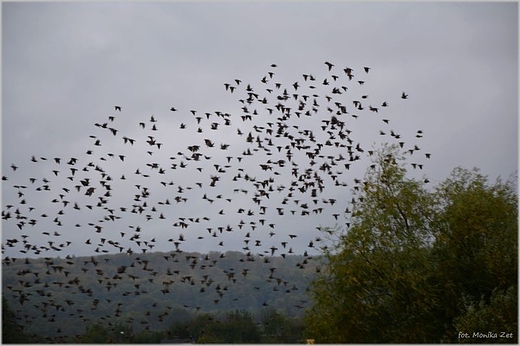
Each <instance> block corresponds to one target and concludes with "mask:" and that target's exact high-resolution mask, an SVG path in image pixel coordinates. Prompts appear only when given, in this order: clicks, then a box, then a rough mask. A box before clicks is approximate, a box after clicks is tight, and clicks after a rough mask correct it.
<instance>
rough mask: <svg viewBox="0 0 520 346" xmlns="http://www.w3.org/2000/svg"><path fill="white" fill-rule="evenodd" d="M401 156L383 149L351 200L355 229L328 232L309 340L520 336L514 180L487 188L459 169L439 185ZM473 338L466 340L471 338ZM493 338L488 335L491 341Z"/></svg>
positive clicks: (308, 323)
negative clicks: (330, 240) (411, 173)
mask: <svg viewBox="0 0 520 346" xmlns="http://www.w3.org/2000/svg"><path fill="white" fill-rule="evenodd" d="M403 157H404V156H403V155H401V154H400V153H399V149H398V148H396V147H390V146H388V147H383V148H382V149H381V150H379V151H377V152H376V153H375V156H374V165H372V166H371V168H370V169H369V170H368V171H367V173H366V175H365V178H364V181H363V182H362V184H361V188H360V189H359V190H358V191H357V192H356V196H355V198H354V199H353V206H352V213H351V215H352V217H351V222H350V227H348V228H347V229H341V228H336V229H326V230H325V231H327V232H328V233H329V234H331V236H332V237H334V238H335V239H336V241H335V246H334V247H333V248H327V249H324V251H323V258H324V261H325V263H326V266H324V268H323V270H322V271H321V273H320V274H319V277H318V278H317V279H316V280H315V282H314V284H313V286H312V290H311V295H312V299H313V303H314V305H313V307H312V308H311V309H309V311H308V313H307V315H306V326H307V334H308V337H312V338H314V339H315V340H316V342H320V343H327V342H332V343H369V342H378V343H408V342H412V343H418V342H427V343H438V342H441V341H443V342H456V341H461V340H460V338H461V334H459V332H462V333H467V335H469V337H468V338H467V340H464V341H470V342H479V341H481V340H482V339H479V338H478V335H477V334H475V335H473V333H475V332H477V333H478V332H482V333H488V332H489V331H495V332H502V331H504V332H512V333H513V339H511V338H502V339H501V338H500V337H498V336H497V337H498V340H493V341H495V342H496V341H503V342H516V340H518V336H517V326H518V321H517V291H518V289H517V275H518V270H517V254H518V244H517V231H518V228H517V227H518V225H517V219H518V203H517V193H516V189H515V184H514V179H510V180H508V181H506V182H503V181H501V180H500V179H498V180H497V181H496V182H495V183H494V184H490V183H489V182H488V179H487V177H485V176H483V175H482V174H481V173H480V172H479V170H478V169H473V170H467V169H463V168H456V169H454V170H453V172H452V174H451V175H450V176H449V177H448V178H447V179H446V180H445V181H443V182H441V183H439V184H438V185H437V186H435V187H433V188H432V187H429V185H428V184H429V182H428V180H427V179H423V180H418V179H412V178H409V177H407V171H406V168H405V162H404V159H403ZM464 335H466V334H464ZM486 340H487V339H486Z"/></svg>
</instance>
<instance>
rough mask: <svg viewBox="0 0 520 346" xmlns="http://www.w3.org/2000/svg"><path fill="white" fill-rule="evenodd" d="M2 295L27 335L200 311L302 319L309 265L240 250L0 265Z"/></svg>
mask: <svg viewBox="0 0 520 346" xmlns="http://www.w3.org/2000/svg"><path fill="white" fill-rule="evenodd" d="M2 269H3V278H2V280H3V286H2V288H3V292H4V293H3V294H4V297H5V298H6V300H7V302H8V304H9V306H10V308H11V309H12V310H13V311H14V312H15V314H16V317H17V322H18V324H19V325H21V326H23V327H24V331H25V332H26V333H28V334H36V335H42V336H52V337H60V336H74V335H80V334H83V333H85V332H86V330H87V328H88V327H89V326H92V325H94V324H95V323H97V322H102V324H103V325H104V326H105V327H107V328H109V329H110V328H111V327H113V326H115V325H119V326H121V325H123V326H126V327H127V328H131V329H132V330H133V331H134V332H139V331H141V330H149V331H158V330H165V329H167V328H168V327H170V326H171V325H172V323H174V322H179V321H183V320H187V319H190V318H192V317H193V316H196V315H197V314H202V313H211V314H215V316H224V315H225V313H227V312H229V311H236V310H244V311H248V312H251V313H252V314H253V315H254V316H257V315H258V316H260V315H259V314H260V313H261V312H262V311H267V310H269V311H273V310H274V311H277V312H279V313H280V314H282V315H284V316H285V317H289V318H290V317H301V316H303V313H304V310H305V307H308V303H307V296H306V289H307V288H308V286H309V284H310V281H311V279H312V278H313V277H314V275H315V273H316V271H319V266H318V265H317V260H316V259H314V258H312V257H310V256H305V255H288V256H285V257H279V256H274V257H273V256H268V255H262V254H259V255H252V254H244V253H241V252H226V253H219V252H210V253H208V254H200V253H197V252H189V253H188V252H168V253H164V252H155V253H147V254H132V255H128V254H117V255H103V256H93V257H71V256H69V257H67V258H64V259H60V258H40V259H22V258H19V259H14V258H7V259H5V260H4V262H3V266H2Z"/></svg>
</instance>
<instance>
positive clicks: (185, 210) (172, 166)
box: [2, 62, 430, 308]
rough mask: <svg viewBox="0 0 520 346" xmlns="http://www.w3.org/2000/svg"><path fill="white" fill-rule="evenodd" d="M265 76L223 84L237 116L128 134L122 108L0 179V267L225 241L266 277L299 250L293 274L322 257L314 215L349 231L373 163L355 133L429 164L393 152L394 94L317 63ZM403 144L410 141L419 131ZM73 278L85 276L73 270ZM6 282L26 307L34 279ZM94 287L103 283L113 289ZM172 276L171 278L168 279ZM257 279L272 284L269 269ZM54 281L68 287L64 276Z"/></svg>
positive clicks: (173, 117)
mask: <svg viewBox="0 0 520 346" xmlns="http://www.w3.org/2000/svg"><path fill="white" fill-rule="evenodd" d="M276 70H277V66H276V65H275V64H273V65H271V66H270V70H269V71H268V72H267V73H266V74H265V76H263V77H262V78H261V79H260V81H259V82H258V81H257V82H256V84H255V85H253V84H248V83H246V82H243V81H241V80H240V79H234V80H232V81H229V82H228V83H225V84H224V88H225V91H226V92H227V93H229V94H230V95H231V97H237V98H238V102H239V105H240V108H239V111H238V112H239V114H233V113H228V112H224V111H214V112H201V111H198V110H194V109H191V110H186V111H181V110H178V109H176V107H171V108H170V109H169V110H168V111H166V112H165V113H167V114H166V115H163V116H154V115H148V116H146V117H144V118H142V119H141V120H139V121H137V122H136V123H129V122H128V118H127V117H125V113H126V112H127V111H126V109H125V107H124V106H120V105H116V106H115V107H114V112H113V113H112V114H111V115H108V116H107V117H106V118H105V119H103V120H101V121H99V122H96V123H95V124H94V125H95V129H96V133H95V134H92V135H90V138H89V140H90V145H89V147H88V148H85V151H84V152H82V153H81V154H80V155H76V156H75V157H62V156H53V157H42V156H37V155H35V156H32V157H31V158H28V160H29V161H30V162H29V163H28V165H36V167H29V168H27V165H26V164H25V163H24V164H15V163H13V164H11V165H10V167H6V168H4V169H7V170H9V171H10V172H5V171H4V175H3V177H2V180H3V190H4V205H3V207H2V220H3V230H4V231H3V239H2V253H3V265H4V266H6V265H10V264H12V263H14V262H15V261H16V260H17V258H20V257H22V258H24V257H27V259H25V262H26V263H27V264H28V265H29V264H30V262H31V261H32V260H30V259H29V257H43V256H46V259H47V260H48V261H49V263H52V258H53V256H57V255H58V256H60V255H64V254H66V256H67V257H66V258H72V255H74V253H75V251H77V249H82V250H85V251H88V252H90V253H91V254H92V255H102V254H112V253H126V254H129V255H135V254H142V253H146V252H148V253H149V252H154V251H158V250H161V251H166V249H169V251H171V252H172V254H176V253H182V252H183V250H184V249H185V245H186V244H188V243H191V244H192V245H193V244H195V245H194V246H195V248H196V249H197V248H198V249H208V250H220V249H225V248H226V247H225V245H227V246H229V244H238V243H239V239H240V244H241V245H240V248H239V249H238V250H240V251H243V253H244V258H243V261H244V262H245V263H247V261H249V260H252V259H253V258H255V255H257V254H260V255H261V256H262V257H263V258H264V260H265V263H266V265H267V266H269V258H270V257H272V256H281V257H285V256H287V255H289V254H293V253H295V251H294V250H293V244H296V242H297V241H299V244H300V245H301V244H302V242H304V243H305V244H306V247H307V250H306V251H305V252H304V256H303V258H304V261H303V262H305V261H307V260H308V259H311V258H312V252H313V251H314V253H315V252H316V251H318V250H319V247H320V246H326V245H322V244H323V242H322V241H323V239H322V237H321V233H313V232H316V229H318V230H319V229H321V225H317V224H314V223H315V221H316V220H317V217H318V216H320V220H329V222H330V224H339V225H341V226H345V227H348V225H349V224H348V222H349V219H350V217H351V212H352V206H353V205H354V204H355V203H356V199H355V197H352V198H347V195H348V192H347V189H351V190H353V191H355V190H359V189H360V187H361V186H362V184H363V182H362V179H357V178H355V179H352V176H351V173H352V171H353V170H352V168H353V167H354V166H355V165H357V163H358V162H360V165H361V162H365V163H366V159H367V158H369V156H371V155H373V154H374V149H373V148H369V147H367V143H362V142H361V141H358V140H356V139H355V138H356V137H355V134H356V133H355V129H356V127H357V126H358V125H357V124H358V123H359V122H362V121H363V119H364V118H370V119H372V120H373V119H377V122H379V123H380V125H381V128H379V129H378V132H377V135H379V136H381V137H379V138H381V139H382V141H384V142H393V143H396V144H398V145H399V147H400V148H402V150H403V152H406V153H409V154H410V155H414V158H416V159H414V160H412V161H413V162H412V163H411V165H412V166H413V168H415V169H422V167H423V160H424V159H428V158H430V154H429V153H423V152H422V151H421V148H420V147H419V146H418V144H417V143H413V144H411V145H409V144H408V143H405V141H404V139H403V137H404V135H403V134H400V133H397V132H396V131H395V130H394V129H393V128H392V120H391V119H390V118H388V115H387V110H386V109H387V107H389V106H390V105H391V104H392V102H402V101H404V100H406V99H407V98H408V94H406V93H405V92H402V93H401V92H399V93H398V94H397V95H396V100H390V101H389V100H376V99H375V98H374V97H372V96H369V95H368V94H364V93H363V90H364V88H366V85H365V83H366V82H367V79H368V76H369V75H370V72H371V71H370V68H369V67H364V68H362V69H360V70H359V71H357V70H356V71H354V70H353V69H351V68H349V67H345V68H338V67H336V66H335V65H334V64H332V63H330V62H325V69H324V70H325V72H324V73H323V75H321V77H319V78H318V77H315V76H314V75H313V74H310V73H309V74H303V75H302V76H301V78H300V79H299V80H296V81H294V82H293V83H289V84H285V85H284V84H282V83H281V81H280V79H278V78H277V73H276ZM356 93H358V94H359V97H356V96H354V97H355V98H356V99H354V100H352V99H349V97H351V96H353V95H356ZM181 113H182V115H181ZM413 136H414V138H415V139H420V138H422V136H423V132H422V131H421V130H417V131H416V132H415V133H413ZM372 138H373V137H372ZM418 152H419V153H418ZM38 164H41V166H38ZM367 166H368V164H367ZM370 167H374V166H373V165H372V166H370ZM24 169H25V171H24ZM39 172H43V176H37V175H36V174H41V173H39ZM351 180H353V181H352V182H351ZM301 218H306V220H308V221H306V224H307V225H308V229H288V227H290V225H291V223H290V222H291V221H290V220H294V219H301ZM284 220H289V221H284ZM312 234H314V235H312ZM316 234H317V235H316ZM309 235H310V238H308V237H309ZM81 236H83V237H84V238H83V239H81V240H79V241H78V239H80V237H81ZM306 237H307V238H306ZM302 239H305V240H302ZM204 241H210V242H211V243H209V245H207V244H208V243H203V242H204ZM197 242H201V243H200V244H201V245H197V244H198V243H197ZM202 244H206V245H205V246H204V245H202ZM320 244H321V245H320ZM304 246H305V245H304ZM69 250H70V251H69ZM6 254H7V255H6ZM300 254H301V253H300ZM92 258H93V259H92V261H94V262H95V259H94V257H92ZM172 258H173V257H172ZM192 260H193V261H194V265H198V266H200V265H201V263H202V262H204V261H203V260H197V259H192ZM215 260H218V258H217V259H215ZM20 261H21V260H20ZM71 263H72V262H71ZM299 265H301V267H302V268H303V267H304V266H305V263H299ZM174 266H175V263H172V268H171V270H172V271H175V267H174ZM85 270H95V268H93V267H90V266H88V265H87V264H85ZM61 271H63V272H66V268H62V269H60V272H61ZM245 273H247V269H246V270H245ZM19 275H20V276H21V278H20V280H19V285H18V286H19V287H10V291H11V292H14V294H16V295H17V299H18V300H19V301H20V304H24V303H27V301H30V300H31V298H30V296H27V295H26V294H25V293H24V286H26V285H27V282H26V281H27V280H29V278H31V280H35V279H36V282H32V283H31V285H32V286H34V285H36V286H38V285H40V286H41V287H40V288H39V289H41V290H43V292H44V291H45V287H44V284H43V281H41V279H42V276H43V275H45V274H44V273H41V274H40V275H36V274H35V275H32V276H31V275H27V272H21V273H19ZM99 275H100V278H101V279H102V281H104V283H105V284H106V282H107V281H114V280H115V279H114V277H109V276H107V275H106V274H105V273H100V274H99ZM122 275H129V274H126V272H125V270H124V269H121V270H118V271H117V273H116V276H122ZM186 275H189V273H188V274H186V273H184V274H183V273H179V274H178V276H179V280H180V279H181V278H182V277H183V276H186ZM243 278H244V279H245V278H246V275H243ZM266 279H268V280H273V279H279V280H281V278H276V275H274V269H273V270H271V271H270V277H269V278H266ZM38 280H40V282H38ZM64 280H65V281H68V280H70V278H65V274H64ZM79 280H80V279H79ZM188 282H190V280H188ZM72 285H73V286H74V285H76V286H77V287H79V286H81V285H80V283H79V282H76V283H73V284H72ZM98 301H99V300H98ZM53 304H55V302H53ZM60 306H61V307H62V308H64V307H67V306H69V305H68V304H60ZM69 307H70V306H69Z"/></svg>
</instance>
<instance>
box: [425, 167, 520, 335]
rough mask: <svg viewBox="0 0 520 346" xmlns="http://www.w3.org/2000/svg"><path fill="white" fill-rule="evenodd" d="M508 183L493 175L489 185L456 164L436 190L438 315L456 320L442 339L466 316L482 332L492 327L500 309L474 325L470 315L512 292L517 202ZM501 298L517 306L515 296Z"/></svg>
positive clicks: (515, 269) (515, 278)
mask: <svg viewBox="0 0 520 346" xmlns="http://www.w3.org/2000/svg"><path fill="white" fill-rule="evenodd" d="M513 181H514V179H510V180H508V181H506V182H503V181H501V180H500V179H497V181H496V182H495V183H494V184H489V183H488V181H487V178H486V177H485V176H483V175H482V174H481V173H480V172H479V171H478V170H477V169H473V170H467V169H462V168H456V169H455V170H454V171H453V172H452V174H451V175H450V177H449V178H448V179H446V180H445V181H444V182H442V183H441V184H439V186H438V187H437V189H436V196H437V202H438V204H439V205H440V206H441V207H442V211H441V212H440V213H439V214H438V216H437V218H436V222H435V223H436V225H435V226H436V235H435V237H436V241H435V244H434V247H433V250H432V252H433V254H434V262H435V266H436V267H435V270H436V275H435V276H436V280H437V283H438V284H439V285H440V286H441V287H443V291H442V293H443V294H442V295H440V299H442V301H443V306H444V314H445V315H447V316H449V317H450V318H451V319H456V320H457V321H458V322H457V323H455V324H451V325H450V327H449V328H448V329H447V332H446V335H445V338H444V340H445V341H448V342H450V341H457V335H458V332H459V331H460V328H461V326H462V324H464V323H466V324H467V323H469V321H468V319H470V320H471V321H472V322H471V324H472V325H473V326H474V327H475V328H476V327H477V326H478V325H481V326H483V325H486V324H487V325H488V327H487V329H486V331H487V330H491V329H489V328H492V327H493V328H495V327H496V328H498V325H497V323H498V322H497V321H499V319H498V316H499V315H500V314H502V313H505V312H501V311H502V310H500V309H497V310H495V311H496V316H497V319H495V321H494V322H493V321H491V320H482V321H480V322H479V323H476V321H475V318H476V317H477V316H480V317H481V318H483V317H484V316H487V315H486V313H484V312H485V311H488V312H490V311H491V310H490V309H489V307H490V306H495V307H496V305H497V302H498V300H499V299H501V297H502V298H504V297H508V296H509V295H510V294H511V292H515V294H517V290H518V286H517V281H518V200H517V194H516V189H515V185H514V184H513ZM506 291H507V292H509V293H508V294H509V295H508V294H505V293H504V292H506ZM504 299H505V298H504ZM493 301H495V303H493ZM507 302H508V304H507V306H509V307H511V304H513V302H514V304H515V306H516V305H517V303H516V300H515V301H512V300H511V299H508V300H507ZM493 304H494V305H493ZM504 308H505V309H506V311H507V309H508V308H507V307H505V306H504ZM515 310H516V308H515ZM478 311H480V312H478ZM477 312H478V313H477ZM505 314H506V315H507V313H505ZM465 315H466V316H465ZM463 316H465V317H463ZM515 316H516V315H515ZM464 321H465V322H464ZM517 325H518V321H517V319H516V318H515V319H512V320H511V319H510V320H509V321H508V322H507V323H506V322H504V324H503V326H502V329H501V330H504V331H507V330H510V329H508V328H512V327H513V326H517ZM475 330H476V331H480V329H475ZM516 330H517V327H514V331H515V332H516ZM511 331H512V330H511ZM515 335H516V333H515ZM474 341H476V340H474Z"/></svg>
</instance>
